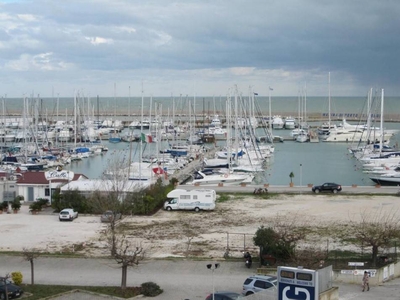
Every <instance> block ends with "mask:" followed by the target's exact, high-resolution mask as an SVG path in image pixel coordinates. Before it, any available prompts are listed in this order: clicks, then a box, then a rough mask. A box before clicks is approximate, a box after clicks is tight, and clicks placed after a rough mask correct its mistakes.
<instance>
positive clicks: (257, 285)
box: [242, 275, 278, 296]
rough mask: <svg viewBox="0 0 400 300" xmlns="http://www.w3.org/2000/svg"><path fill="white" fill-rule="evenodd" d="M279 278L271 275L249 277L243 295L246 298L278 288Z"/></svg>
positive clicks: (244, 284)
mask: <svg viewBox="0 0 400 300" xmlns="http://www.w3.org/2000/svg"><path fill="white" fill-rule="evenodd" d="M277 284H278V278H277V277H276V276H270V275H254V276H250V277H248V278H247V279H246V280H245V281H244V283H243V291H242V294H243V295H245V296H248V295H251V294H254V293H257V292H260V291H264V290H266V289H269V288H276V286H277Z"/></svg>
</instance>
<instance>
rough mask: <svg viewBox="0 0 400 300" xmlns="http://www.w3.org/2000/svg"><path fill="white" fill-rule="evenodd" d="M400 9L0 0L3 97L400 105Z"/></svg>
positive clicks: (304, 3) (343, 0)
mask: <svg viewBox="0 0 400 300" xmlns="http://www.w3.org/2000/svg"><path fill="white" fill-rule="evenodd" d="M399 16H400V1H398V0H382V1H367V0H352V1H348V0H335V1H325V0H301V1H299V0H178V1H174V0H93V1H89V0H68V1H58V0H30V1H29V0H0V68H1V69H0V95H2V96H3V97H6V98H10V97H23V96H24V95H25V96H28V95H32V94H34V95H38V94H40V96H41V97H52V96H56V95H59V96H60V97H61V96H65V97H69V96H72V95H73V94H74V93H75V92H76V91H80V93H83V94H85V95H87V96H95V95H100V96H104V97H106V96H114V95H116V96H128V95H132V96H140V95H141V90H142V86H143V91H144V94H145V95H150V94H151V95H154V96H170V95H175V96H179V95H180V94H182V95H198V96H213V95H215V96H219V95H227V94H229V93H231V92H232V90H233V89H234V87H235V85H237V87H238V89H239V90H240V91H241V92H242V93H244V94H246V93H248V91H249V87H251V88H252V90H253V91H255V92H257V93H258V94H259V95H268V92H269V87H272V88H273V91H272V92H271V93H273V94H274V96H297V95H298V94H299V91H301V90H305V89H306V91H307V94H308V95H310V96H326V95H328V86H329V84H328V74H329V72H330V74H331V76H330V78H331V84H330V87H331V95H332V96H364V95H366V94H367V91H368V89H370V88H376V89H380V88H384V89H385V94H386V95H393V96H399V95H400V82H399V81H400V80H399V72H400V63H399V61H400V55H399V53H400V52H399V49H400V47H399V41H400V34H399V29H400V24H399V23H400V17H399Z"/></svg>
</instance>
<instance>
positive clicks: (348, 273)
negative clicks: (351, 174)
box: [333, 262, 400, 285]
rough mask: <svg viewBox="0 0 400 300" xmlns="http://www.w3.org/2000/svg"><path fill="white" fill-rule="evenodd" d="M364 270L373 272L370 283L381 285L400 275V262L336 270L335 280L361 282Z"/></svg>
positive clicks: (334, 272)
mask: <svg viewBox="0 0 400 300" xmlns="http://www.w3.org/2000/svg"><path fill="white" fill-rule="evenodd" d="M364 271H368V272H370V273H371V277H370V278H369V284H370V285H379V284H381V283H383V282H386V281H390V280H392V279H394V278H396V277H399V276H400V263H399V262H398V263H392V264H389V265H387V266H385V267H383V268H380V269H362V268H360V267H358V268H357V269H347V270H334V271H333V280H334V281H339V282H346V283H353V284H361V282H362V277H363V274H364Z"/></svg>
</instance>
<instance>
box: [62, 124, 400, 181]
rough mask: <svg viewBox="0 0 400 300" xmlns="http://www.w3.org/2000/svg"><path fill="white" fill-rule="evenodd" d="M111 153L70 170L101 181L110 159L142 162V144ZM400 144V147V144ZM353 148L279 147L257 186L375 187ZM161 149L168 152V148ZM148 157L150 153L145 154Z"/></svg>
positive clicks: (340, 145) (328, 145)
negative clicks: (354, 156)
mask: <svg viewBox="0 0 400 300" xmlns="http://www.w3.org/2000/svg"><path fill="white" fill-rule="evenodd" d="M388 125H390V126H388V127H390V128H397V129H400V124H399V123H391V124H388ZM274 133H275V134H276V135H281V136H285V134H286V135H289V130H287V131H285V130H281V131H275V132H274ZM396 142H398V143H399V142H400V136H399V135H398V136H396V139H394V140H393V141H392V143H391V144H392V145H394V144H395V143H396ZM105 144H106V145H107V146H108V147H109V151H108V152H107V153H106V154H104V155H101V156H95V157H92V158H88V159H84V160H82V161H79V162H73V163H72V164H71V165H70V167H69V168H70V169H71V170H72V171H74V172H76V173H83V174H85V175H86V176H88V177H89V178H101V177H102V173H103V171H104V170H106V169H107V167H108V166H109V165H110V163H111V162H110V159H111V158H112V157H113V156H114V155H118V156H119V157H121V158H123V159H124V160H125V161H126V162H127V163H128V161H129V154H130V153H132V160H137V159H138V151H139V147H138V145H139V144H138V143H133V147H132V152H130V147H129V144H128V143H119V144H109V143H108V142H105ZM399 144H400V143H399ZM151 146H152V149H150V148H149V149H148V150H150V151H148V152H147V153H154V152H155V150H156V149H155V145H154V144H152V145H151ZM349 146H350V144H346V143H325V142H319V143H297V142H292V141H285V142H284V143H276V144H275V154H274V155H273V157H272V158H271V159H270V162H269V167H268V168H267V170H266V171H265V172H264V173H263V174H260V175H259V176H258V177H257V178H256V180H257V183H260V184H263V183H267V182H268V183H270V184H271V185H288V184H289V182H290V177H289V174H290V172H293V173H294V175H295V177H294V178H293V182H294V183H295V185H300V184H302V185H306V184H308V183H312V184H320V183H323V182H326V181H332V182H337V183H340V184H342V185H345V186H350V185H352V184H357V185H374V183H373V182H372V181H371V180H370V179H369V177H368V174H364V173H363V172H362V170H361V169H360V165H359V163H357V161H356V160H355V159H354V158H353V157H352V155H351V154H350V153H349V151H348V150H347V149H348V147H349ZM160 148H167V145H166V144H164V145H163V146H161V147H160ZM145 154H146V153H145Z"/></svg>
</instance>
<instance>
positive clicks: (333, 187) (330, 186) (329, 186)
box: [312, 182, 342, 194]
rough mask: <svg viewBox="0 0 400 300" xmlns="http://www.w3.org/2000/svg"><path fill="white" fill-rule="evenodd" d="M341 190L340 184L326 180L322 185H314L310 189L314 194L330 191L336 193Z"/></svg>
mask: <svg viewBox="0 0 400 300" xmlns="http://www.w3.org/2000/svg"><path fill="white" fill-rule="evenodd" d="M341 190H342V186H341V185H340V184H337V183H333V182H326V183H324V184H322V185H316V186H313V187H312V191H313V192H314V193H316V194H318V193H319V192H331V193H334V194H336V193H337V192H340V191H341Z"/></svg>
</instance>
